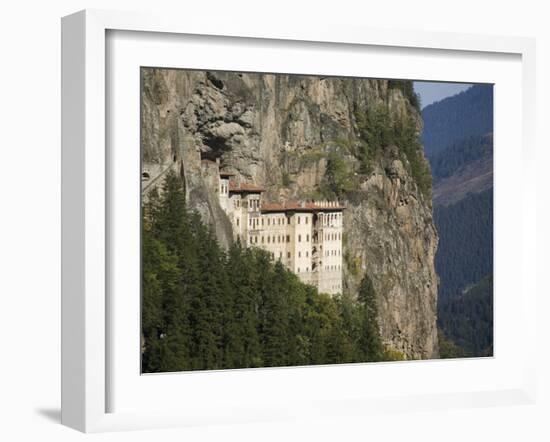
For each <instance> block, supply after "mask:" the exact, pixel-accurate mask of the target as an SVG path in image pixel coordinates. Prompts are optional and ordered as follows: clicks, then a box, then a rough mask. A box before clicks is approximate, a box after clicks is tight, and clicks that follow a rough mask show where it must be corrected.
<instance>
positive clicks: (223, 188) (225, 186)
mask: <svg viewBox="0 0 550 442" xmlns="http://www.w3.org/2000/svg"><path fill="white" fill-rule="evenodd" d="M220 187H221V190H220V192H221V193H222V194H225V193H227V191H228V189H227V184H222V185H221V186H220Z"/></svg>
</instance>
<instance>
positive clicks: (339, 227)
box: [219, 173, 344, 294]
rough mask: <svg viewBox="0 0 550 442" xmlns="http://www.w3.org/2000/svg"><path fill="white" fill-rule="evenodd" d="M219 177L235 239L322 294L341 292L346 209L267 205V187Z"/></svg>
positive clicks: (316, 204) (307, 204)
mask: <svg viewBox="0 0 550 442" xmlns="http://www.w3.org/2000/svg"><path fill="white" fill-rule="evenodd" d="M231 176H232V175H231V174H228V173H220V182H219V198H220V205H221V207H222V208H223V209H224V210H225V212H226V213H227V215H228V217H229V219H230V220H231V223H232V226H233V233H234V235H235V239H237V238H238V239H240V241H241V243H242V244H243V245H245V246H246V247H260V248H262V249H264V250H266V251H268V252H269V253H271V257H272V259H273V260H280V261H281V262H282V263H283V264H284V265H285V266H286V267H287V268H288V269H290V270H291V271H292V272H294V273H296V275H298V277H299V278H300V279H301V280H302V281H303V282H305V283H307V284H311V285H314V286H316V287H317V288H318V290H319V291H320V292H323V293H328V294H337V293H341V292H342V256H343V252H342V235H343V211H344V207H343V206H341V205H340V204H339V203H338V202H336V201H314V202H286V203H284V204H278V203H266V202H264V201H262V193H263V191H264V189H262V188H260V187H257V186H253V185H250V184H245V183H241V184H236V183H235V182H234V181H233V180H232V179H231Z"/></svg>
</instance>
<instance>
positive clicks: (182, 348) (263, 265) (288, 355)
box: [142, 174, 399, 373]
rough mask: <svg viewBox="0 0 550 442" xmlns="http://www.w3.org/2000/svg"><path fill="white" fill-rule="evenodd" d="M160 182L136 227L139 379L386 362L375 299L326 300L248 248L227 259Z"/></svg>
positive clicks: (170, 187)
mask: <svg viewBox="0 0 550 442" xmlns="http://www.w3.org/2000/svg"><path fill="white" fill-rule="evenodd" d="M184 195H185V194H184V192H183V187H182V182H181V180H180V179H179V178H178V177H177V176H176V175H175V174H169V176H168V177H167V178H166V182H165V185H164V187H163V190H162V193H161V196H159V195H157V194H151V195H150V197H149V201H148V202H147V203H146V204H145V205H144V207H143V222H142V335H143V352H142V370H143V372H145V373H152V372H169V371H182V370H207V369H223V368H243V367H269V366H271V367H277V366H292V365H310V364H334V363H347V362H364V361H380V360H396V359H399V358H396V357H395V354H393V353H388V352H387V351H385V350H384V348H383V346H382V344H381V340H380V332H379V329H378V313H377V308H376V296H375V293H374V289H373V287H372V283H371V281H370V279H369V278H368V277H366V278H365V279H364V281H363V284H362V286H361V291H360V296H359V299H358V300H355V299H353V298H351V297H350V296H348V295H342V296H336V297H330V296H328V295H326V294H322V293H318V292H317V289H316V288H315V287H313V286H310V285H306V284H303V283H302V282H301V281H300V280H299V279H298V277H297V276H296V275H294V274H293V273H292V272H290V271H288V270H287V269H286V268H285V267H284V266H283V265H282V264H281V263H280V262H278V261H277V262H273V261H272V259H271V257H270V255H269V254H268V253H266V252H265V251H263V250H261V249H257V248H243V247H242V246H241V245H240V243H238V242H237V243H236V244H233V245H232V246H231V247H230V249H229V250H228V251H227V252H224V250H223V249H222V248H221V247H220V246H219V244H218V243H217V241H216V239H215V237H214V235H213V233H212V231H211V229H209V228H208V227H207V226H205V225H204V224H203V223H202V221H201V219H200V216H199V215H198V214H196V213H190V212H189V211H188V210H187V208H186V204H185V196H184Z"/></svg>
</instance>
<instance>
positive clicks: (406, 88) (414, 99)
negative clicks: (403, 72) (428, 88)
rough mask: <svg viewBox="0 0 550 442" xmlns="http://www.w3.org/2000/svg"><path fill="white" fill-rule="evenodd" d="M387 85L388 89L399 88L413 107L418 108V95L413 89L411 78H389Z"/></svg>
mask: <svg viewBox="0 0 550 442" xmlns="http://www.w3.org/2000/svg"><path fill="white" fill-rule="evenodd" d="M388 87H389V88H390V89H399V90H400V91H401V92H403V95H404V96H405V98H407V99H408V100H409V102H410V103H411V104H412V105H413V106H414V108H415V109H416V110H420V96H419V95H418V94H417V93H416V92H415V91H414V86H413V82H412V81H411V80H389V81H388Z"/></svg>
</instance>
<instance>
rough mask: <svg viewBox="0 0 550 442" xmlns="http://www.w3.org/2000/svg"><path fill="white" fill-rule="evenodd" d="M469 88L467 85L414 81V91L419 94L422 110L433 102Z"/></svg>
mask: <svg viewBox="0 0 550 442" xmlns="http://www.w3.org/2000/svg"><path fill="white" fill-rule="evenodd" d="M470 86H471V84H469V83H443V82H440V81H438V82H434V81H415V82H414V90H415V92H416V93H417V94H420V100H421V103H422V108H424V107H426V106H427V105H428V104H432V103H433V102H434V101H440V100H443V98H446V97H450V96H451V95H456V94H458V93H459V92H462V91H464V90H466V89H468V88H469V87H470Z"/></svg>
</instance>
